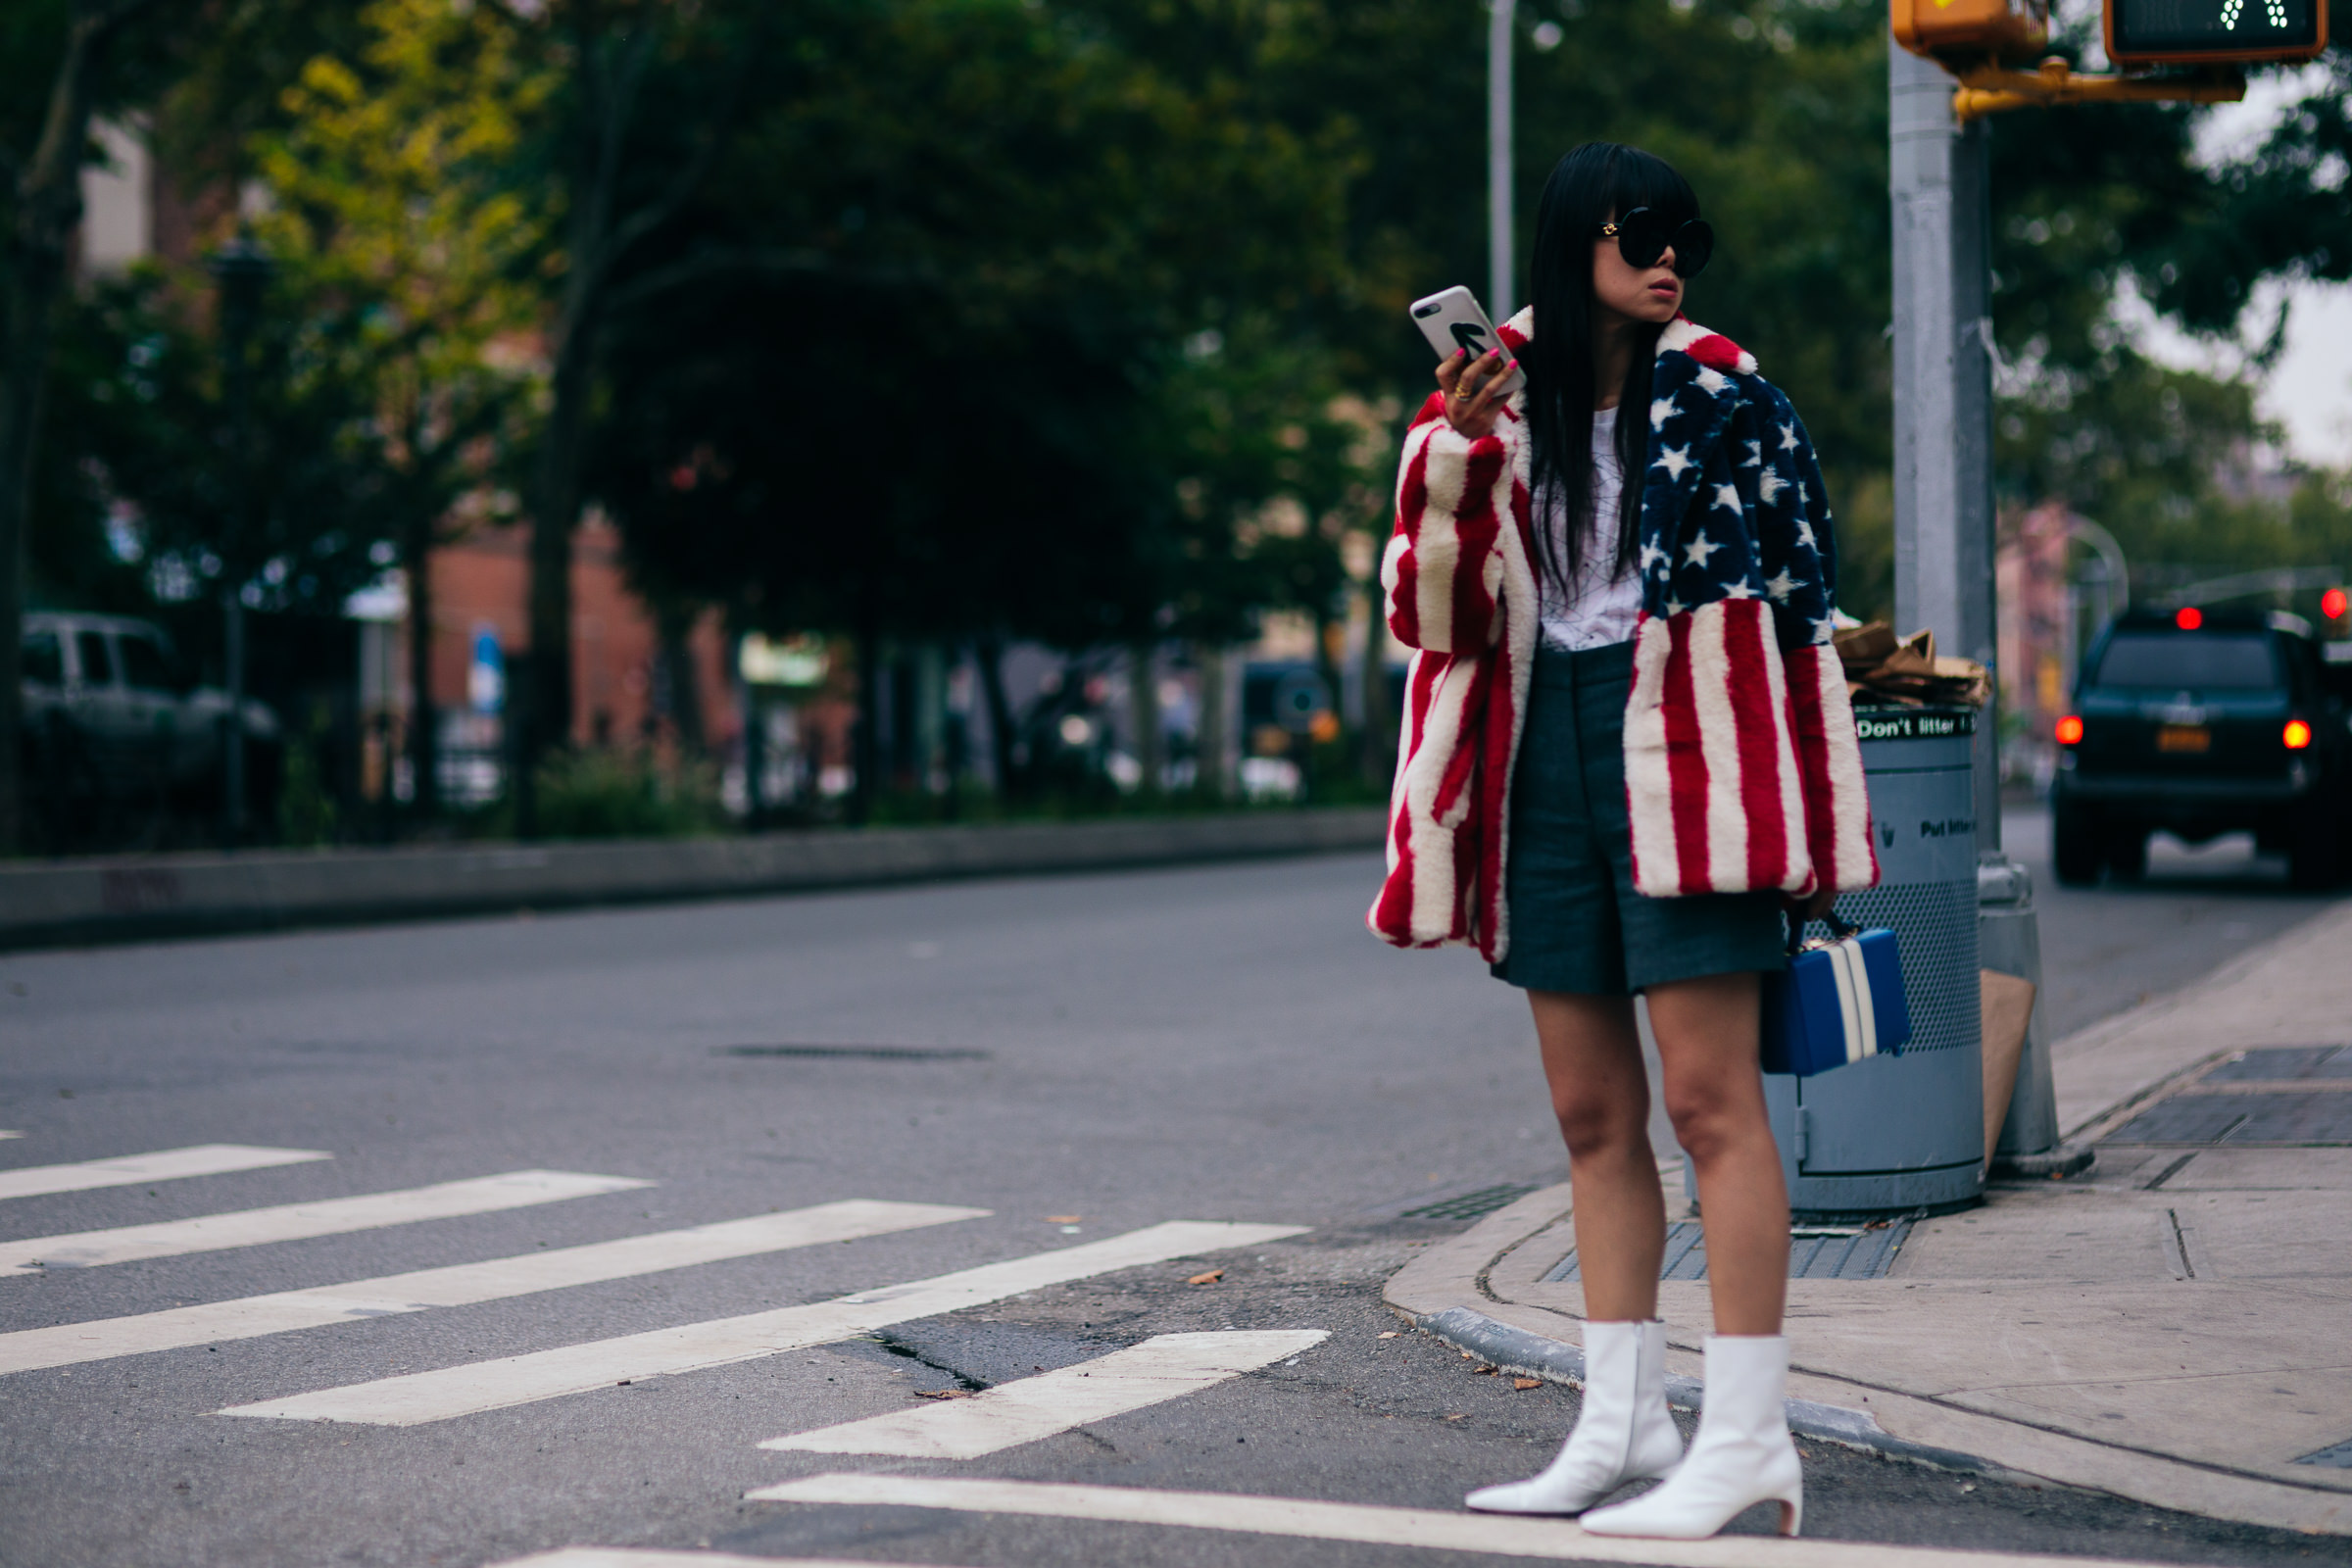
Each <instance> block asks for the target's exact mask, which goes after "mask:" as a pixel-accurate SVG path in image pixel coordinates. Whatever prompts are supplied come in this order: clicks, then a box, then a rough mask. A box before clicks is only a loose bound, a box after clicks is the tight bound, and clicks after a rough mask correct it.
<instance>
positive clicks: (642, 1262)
mask: <svg viewBox="0 0 2352 1568" xmlns="http://www.w3.org/2000/svg"><path fill="white" fill-rule="evenodd" d="M987 1213H988V1210H987V1209H984V1208H949V1207H945V1206H942V1205H940V1204H937V1203H881V1202H869V1201H863V1200H853V1201H848V1202H840V1203H819V1204H817V1205H816V1206H815V1207H813V1208H796V1209H793V1210H791V1211H789V1212H787V1213H782V1214H760V1215H756V1216H754V1217H753V1218H751V1219H731V1220H725V1221H722V1222H720V1223H719V1224H716V1225H697V1226H694V1227H692V1228H690V1229H687V1230H679V1231H660V1232H657V1233H656V1234H654V1235H651V1236H629V1237H624V1238H622V1239H621V1240H619V1241H617V1242H597V1243H594V1244H592V1245H590V1246H587V1247H566V1248H560V1249H557V1250H551V1251H545V1252H523V1253H520V1254H518V1255H516V1256H514V1257H497V1258H492V1259H490V1260H489V1261H488V1262H484V1263H459V1264H456V1265H454V1266H452V1267H449V1268H427V1269H418V1270H417V1271H416V1272H415V1273H413V1274H388V1275H385V1276H383V1277H382V1278H380V1279H372V1280H354V1281H353V1282H352V1283H350V1284H348V1285H322V1286H319V1287H318V1288H316V1289H314V1290H307V1291H280V1292H278V1293H277V1294H276V1295H274V1296H248V1297H243V1298H240V1299H236V1300H232V1301H210V1302H207V1303H206V1304H204V1305H202V1306H181V1307H173V1308H172V1309H171V1310H169V1311H164V1312H145V1313H141V1314H139V1315H138V1316H136V1317H111V1318H99V1319H97V1320H96V1321H94V1322H89V1323H61V1324H59V1325H58V1326H56V1327H55V1328H45V1329H24V1330H20V1331H19V1332H17V1333H15V1334H0V1373H9V1372H27V1371H31V1370H32V1369H34V1368H36V1367H46V1366H73V1365H78V1364H79V1363H81V1362H83V1361H104V1360H109V1359H112V1358H113V1357H115V1356H118V1355H142V1354H145V1353H146V1352H147V1351H150V1350H170V1349H176V1348H180V1347H183V1346H190V1345H213V1344H218V1343H220V1342H221V1341H223V1340H251V1339H259V1338H260V1337H261V1336H263V1335H265V1334H282V1333H284V1332H286V1331H287V1330H289V1329H308V1328H317V1327H318V1326H319V1325H320V1324H324V1323H349V1322H352V1321H354V1320H356V1319H359V1318H368V1317H382V1316H385V1315H386V1314H389V1313H395V1312H422V1311H427V1310H429V1309H431V1308H433V1307H436V1306H466V1305H468V1304H470V1303H472V1302H475V1301H496V1300H503V1299H507V1298H509V1297H514V1296H533V1295H536V1294H537V1293H539V1292H541V1291H554V1290H562V1289H564V1287H566V1286H571V1285H590V1284H595V1283H597V1282H599V1281H603V1280H620V1279H629V1278H633V1277H634V1276H637V1275H640V1274H659V1273H662V1272H665V1271H667V1270H669V1269H673V1268H685V1267H687V1266H688V1265H690V1264H695V1263H715V1262H718V1261H720V1260H721V1259H724V1258H730V1257H752V1256H756V1255H758V1254H759V1253H761V1252H780V1251H784V1250H788V1249H790V1248H795V1247H813V1246H815V1245H817V1244H818V1243H820V1242H847V1241H854V1240H856V1239H857V1238H858V1237H861V1236H880V1235H884V1234H886V1233H888V1232H891V1231H905V1230H913V1229H916V1228H917V1227H919V1226H924V1225H939V1224H943V1223H945V1222H946V1221H949V1220H956V1219H978V1218H981V1217H982V1216H984V1215H986V1214H987Z"/></svg>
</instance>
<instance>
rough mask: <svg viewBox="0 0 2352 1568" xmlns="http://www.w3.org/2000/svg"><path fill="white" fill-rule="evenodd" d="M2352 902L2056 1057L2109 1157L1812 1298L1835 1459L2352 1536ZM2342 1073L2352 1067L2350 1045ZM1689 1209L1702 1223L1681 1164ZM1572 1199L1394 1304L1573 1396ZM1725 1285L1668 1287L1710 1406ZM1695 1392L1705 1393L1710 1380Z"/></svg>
mask: <svg viewBox="0 0 2352 1568" xmlns="http://www.w3.org/2000/svg"><path fill="white" fill-rule="evenodd" d="M2346 1042H2352V904H2348V905H2339V906H2337V907H2333V908H2331V909H2329V910H2327V912H2325V913H2322V914H2320V915H2318V916H2316V917H2315V918H2313V919H2312V920H2310V921H2308V922H2306V923H2305V924H2303V925H2301V926H2298V927H2296V928H2295V929H2294V930H2292V931H2290V932H2288V933H2287V934H2286V935H2284V936H2282V937H2280V938H2278V939H2277V940H2275V941H2274V942H2272V943H2270V944H2268V945H2266V946H2265V947H2262V948H2259V949H2256V950H2254V951H2253V952H2251V953H2249V954H2246V955H2244V956H2240V957H2239V958H2237V959H2236V960H2234V961H2232V962H2231V963H2229V964H2228V965H2227V966H2225V967H2224V968H2223V969H2221V970H2219V971H2217V972H2216V973H2214V974H2213V975H2211V976H2209V977H2207V978H2206V979H2204V980H2203V981H2200V982H2198V983H2196V984H2194V985H2191V986H2189V987H2187V988H2185V989H2184V990H2182V991H2180V992H2178V993H2176V994H2174V995H2171V996H2168V997H2163V998H2159V999H2157V1000H2155V1001H2153V1002H2149V1003H2147V1004H2144V1005H2141V1006H2139V1007H2136V1008H2134V1009H2132V1010H2131V1011H2130V1012H2127V1013H2123V1014H2121V1015H2119V1016H2117V1017H2115V1018H2111V1019H2109V1020H2107V1021H2106V1022H2104V1023H2101V1024H2097V1025H2094V1026H2092V1027H2091V1028H2089V1029H2086V1030H2083V1031H2082V1032H2081V1033H2079V1034H2076V1035H2074V1036H2072V1037H2070V1038H2068V1039H2066V1040H2063V1041H2060V1042H2059V1043H2058V1044H2056V1045H2055V1046H2053V1047H2052V1048H2051V1063H2052V1069H2053V1072H2054V1074H2055V1077H2056V1081H2057V1090H2058V1103H2059V1119H2060V1125H2061V1126H2063V1127H2065V1128H2066V1129H2067V1138H2068V1141H2069V1142H2079V1141H2083V1142H2092V1143H2095V1144H2096V1145H2097V1147H2098V1161H2097V1163H2096V1164H2095V1165H2094V1166H2093V1167H2092V1168H2091V1169H2090V1170H2089V1171H2088V1172H2086V1173H2085V1174H2083V1175H2082V1176H2080V1177H2076V1178H2073V1179H2070V1180H2066V1181H2054V1180H2053V1181H2018V1182H2011V1183H1996V1184H1995V1185H1994V1186H1993V1187H1992V1188H1991V1189H1990V1190H1989V1191H1988V1192H1987V1194H1986V1201H1985V1204H1984V1206H1982V1207H1980V1208H1975V1209H1971V1210H1967V1211H1964V1212H1961V1213H1957V1214H1949V1215H1944V1216H1941V1217H1938V1218H1934V1219H1924V1220H1920V1221H1919V1222H1918V1223H1917V1224H1916V1225H1915V1226H1913V1227H1912V1228H1911V1230H1910V1231H1909V1234H1908V1236H1907V1237H1905V1238H1904V1239H1903V1240H1902V1241H1901V1243H1900V1248H1899V1250H1898V1251H1896V1252H1895V1253H1894V1256H1893V1260H1892V1262H1891V1264H1890V1265H1889V1266H1888V1267H1887V1272H1886V1274H1885V1276H1884V1277H1883V1278H1876V1279H1792V1280H1790V1281H1789V1359H1790V1362H1791V1366H1792V1374H1791V1377H1790V1380H1789V1394H1790V1418H1791V1424H1792V1426H1794V1427H1796V1428H1797V1429H1798V1430H1799V1432H1800V1433H1803V1434H1807V1435H1809V1436H1811V1437H1813V1438H1816V1439H1819V1440H1822V1441H1828V1442H1837V1443H1844V1444H1848V1445H1849V1446H1859V1447H1865V1448H1874V1449H1877V1450H1880V1451H1884V1452H1887V1453H1890V1454H1895V1455H1900V1456H1905V1457H1910V1458H1916V1459H1924V1460H1926V1461H1928V1462H1931V1463H1940V1464H1945V1465H1948V1466H1951V1467H1954V1468H1973V1469H1981V1470H1985V1471H1988V1472H1994V1473H1998V1472H2002V1471H2007V1472H2015V1473H2020V1474H2023V1475H2028V1476H2034V1477H2040V1478H2044V1479H2046V1480H2050V1481H2054V1482H2059V1483H2063V1484H2066V1485H2070V1486H2077V1487H2084V1488H2089V1489H2093V1490H2096V1491H2101V1492H2108V1493H2113V1494H2116V1495H2120V1496H2125V1497H2130V1498H2133V1499H2135V1500H2138V1501H2141V1502H2146V1503H2150V1504H2154V1505H2156V1506H2160V1507H2166V1508H2180V1509H2185V1510H2189V1511H2192V1512H2196V1513H2201V1514H2206V1515H2210V1516H2212V1517H2215V1518H2222V1519H2232V1520H2238V1521H2241V1522H2244V1523H2248V1524H2258V1525H2267V1526H2273V1527H2278V1528H2284V1529H2293V1530H2306V1531H2312V1532H2319V1533H2326V1534H2329V1535H2346V1536H2352V1046H2347V1045H2346V1044H2345V1043H2346ZM2339 1047H2340V1048H2342V1049H2338V1048H2339ZM1667 1196H1668V1204H1669V1211H1670V1212H1671V1213H1674V1214H1676V1215H1677V1216H1682V1215H1684V1214H1685V1213H1686V1212H1687V1211H1686V1209H1685V1206H1684V1200H1683V1197H1682V1180H1681V1171H1680V1167H1679V1165H1678V1166H1676V1167H1674V1168H1673V1169H1672V1171H1671V1172H1670V1173H1669V1175H1668V1180H1667ZM1569 1207H1570V1202H1569V1190H1568V1187H1567V1185H1566V1184H1565V1183H1563V1184H1561V1185H1560V1186H1557V1187H1552V1188H1548V1189H1546V1190H1544V1191H1542V1192H1538V1193H1533V1194H1530V1195H1529V1196H1528V1197H1526V1198H1524V1199H1522V1200H1520V1201H1518V1202H1516V1203H1513V1204H1512V1205H1511V1206H1510V1207H1508V1208H1505V1209H1503V1210H1501V1211H1500V1212H1498V1213H1495V1214H1493V1215H1491V1216H1489V1217H1488V1218H1487V1219H1485V1220H1483V1221H1481V1222H1480V1223H1479V1224H1478V1225H1477V1226H1475V1227H1473V1228H1472V1229H1471V1230H1470V1231H1468V1232H1466V1233H1464V1234H1463V1235H1461V1236H1459V1237H1456V1238H1453V1239H1452V1240H1450V1241H1448V1242H1446V1243H1443V1244H1440V1245H1438V1246H1435V1247H1432V1248H1430V1249H1429V1250H1427V1251H1426V1252H1424V1253H1423V1254H1422V1255H1421V1256H1420V1257H1419V1258H1417V1259H1416V1260H1415V1261H1414V1262H1412V1263H1411V1264H1408V1265H1407V1266H1406V1267H1405V1268H1404V1269H1403V1270H1401V1271H1400V1272H1398V1273H1397V1275H1396V1276H1395V1277H1394V1278H1393V1279H1392V1280H1391V1281H1390V1282H1389V1286H1388V1292H1387V1297H1388V1300H1389V1303H1390V1304H1391V1305H1392V1306H1394V1307H1396V1308H1397V1310H1399V1311H1401V1312H1404V1313H1406V1314H1407V1315H1409V1316H1411V1317H1412V1318H1413V1319H1414V1320H1415V1321H1416V1322H1417V1323H1418V1324H1419V1325H1420V1326H1422V1327H1424V1328H1427V1329H1429V1330H1431V1331H1432V1332H1435V1333H1438V1334H1439V1335H1441V1336H1442V1337H1444V1338H1446V1339H1448V1340H1450V1341H1452V1342H1453V1343H1455V1344H1457V1345H1459V1346H1461V1347H1462V1348H1465V1349H1468V1350H1470V1351H1472V1352H1473V1353H1475V1354H1477V1355H1479V1356H1480V1357H1481V1358H1482V1359H1486V1360H1490V1361H1495V1362H1497V1363H1500V1364H1504V1365H1506V1366H1508V1367H1510V1368H1512V1369H1514V1370H1517V1371H1520V1372H1522V1373H1524V1374H1527V1375H1534V1376H1544V1377H1549V1378H1552V1379H1553V1380H1554V1381H1564V1382H1573V1381H1577V1380H1578V1379H1579V1377H1580V1376H1581V1372H1582V1365H1583V1357H1582V1354H1581V1352H1579V1351H1577V1350H1576V1349H1575V1348H1574V1347H1575V1344H1576V1342H1577V1341H1578V1339H1579V1338H1580V1332H1579V1331H1580V1328H1581V1314H1582V1312H1583V1310H1584V1303H1583V1298H1582V1294H1581V1291H1580V1288H1579V1287H1578V1285H1577V1284H1576V1283H1575V1282H1574V1281H1573V1280H1560V1281H1549V1280H1547V1279H1546V1278H1545V1276H1547V1275H1550V1274H1553V1273H1555V1272H1559V1271H1560V1268H1561V1265H1562V1264H1563V1261H1564V1260H1565V1259H1566V1257H1567V1255H1568V1253H1569V1252H1570V1251H1571V1250H1572V1249H1573V1246H1574V1237H1573V1232H1572V1230H1571V1228H1570V1223H1569ZM1706 1292H1707V1287H1706V1284H1705V1282H1704V1281H1703V1280H1697V1281H1679V1280H1667V1281H1665V1282H1662V1283H1661V1284H1660V1286H1659V1298H1660V1304H1659V1310H1660V1312H1661V1314H1662V1315H1663V1316H1664V1318H1665V1320H1666V1322H1667V1325H1668V1336H1669V1342H1670V1344H1671V1345H1672V1346H1673V1347H1674V1349H1673V1350H1672V1351H1671V1352H1670V1354H1669V1359H1668V1371H1669V1373H1670V1375H1673V1376H1674V1378H1675V1382H1674V1384H1673V1388H1672V1392H1673V1393H1674V1394H1675V1395H1676V1396H1677V1402H1678V1403H1687V1404H1694V1403H1695V1402H1696V1397H1695V1396H1696V1393H1697V1385H1696V1383H1695V1381H1694V1380H1695V1378H1696V1375H1697V1374H1698V1372H1699V1370H1700V1365H1701V1362H1700V1357H1699V1354H1698V1349H1699V1347H1700V1345H1701V1343H1702V1342H1703V1340H1704V1338H1705V1335H1706V1333H1707V1328H1708V1324H1709V1313H1708V1304H1707V1295H1706ZM1686 1380H1690V1381H1686Z"/></svg>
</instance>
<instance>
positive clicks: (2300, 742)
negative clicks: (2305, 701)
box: [2279, 718, 2311, 752]
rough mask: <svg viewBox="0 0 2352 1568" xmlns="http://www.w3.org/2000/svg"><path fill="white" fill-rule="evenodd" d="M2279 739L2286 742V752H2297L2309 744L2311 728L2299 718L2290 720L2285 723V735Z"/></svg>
mask: <svg viewBox="0 0 2352 1568" xmlns="http://www.w3.org/2000/svg"><path fill="white" fill-rule="evenodd" d="M2279 739H2280V740H2283V741H2284V742H2286V749H2287V750H2288V751H2290V752H2299V751H2301V750H2303V748H2304V747H2306V746H2309V745H2310V744H2311V726H2310V725H2309V724H2306V723H2304V722H2303V721H2302V720H2301V719H2299V718H2290V719H2288V720H2287V721H2286V733H2285V734H2283V735H2281V736H2279Z"/></svg>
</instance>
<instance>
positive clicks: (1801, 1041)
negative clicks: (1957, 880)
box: [1763, 912, 1911, 1077]
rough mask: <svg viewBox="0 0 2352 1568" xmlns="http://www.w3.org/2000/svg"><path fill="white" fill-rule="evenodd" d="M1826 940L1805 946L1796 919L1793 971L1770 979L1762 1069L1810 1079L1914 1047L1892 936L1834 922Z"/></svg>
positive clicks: (1832, 919)
mask: <svg viewBox="0 0 2352 1568" xmlns="http://www.w3.org/2000/svg"><path fill="white" fill-rule="evenodd" d="M1829 926H1830V931H1831V935H1830V937H1829V938H1828V939H1827V940H1815V941H1812V942H1804V941H1802V938H1803V936H1804V922H1802V921H1800V920H1797V919H1795V918H1794V917H1793V916H1791V917H1790V922H1789V967H1788V968H1787V969H1785V970H1783V971H1781V972H1780V973H1779V974H1767V975H1766V976H1765V977H1764V1053H1763V1057H1764V1070H1765V1071H1766V1072H1786V1073H1795V1074H1796V1075H1797V1076H1799V1077H1810V1076H1812V1075H1813V1074H1814V1073H1817V1072H1827V1071H1828V1070H1829V1069H1830V1068H1832V1067H1842V1066H1844V1065H1845V1064H1846V1063H1847V1062H1849V1061H1860V1060H1861V1059H1862V1058H1863V1057H1865V1056H1877V1055H1888V1056H1891V1055H1896V1054H1900V1053H1901V1051H1902V1049H1903V1047H1905V1046H1907V1045H1909V1044H1910V1043H1911V1008H1910V1006H1909V1005H1908V1004H1906V1003H1905V1002H1904V1000H1903V960H1902V954H1901V951H1900V950H1899V949H1898V948H1897V947H1896V946H1895V940H1894V933H1893V932H1891V931H1888V930H1886V929H1884V928H1881V929H1878V930H1872V931H1865V930H1863V929H1862V928H1861V927H1859V926H1857V925H1853V924H1851V923H1849V922H1847V921H1844V920H1841V919H1839V918H1838V916H1837V914H1836V913H1835V912H1833V913H1832V914H1831V915H1830V917H1829Z"/></svg>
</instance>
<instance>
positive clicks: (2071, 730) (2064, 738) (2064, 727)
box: [2058, 713, 2082, 746]
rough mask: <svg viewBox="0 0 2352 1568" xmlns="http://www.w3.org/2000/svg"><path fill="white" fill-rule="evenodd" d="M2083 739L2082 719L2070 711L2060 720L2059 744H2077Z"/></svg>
mask: <svg viewBox="0 0 2352 1568" xmlns="http://www.w3.org/2000/svg"><path fill="white" fill-rule="evenodd" d="M2081 742H2082V720H2081V719H2080V718H2077V717H2076V716H2075V715H2074V714H2072V713H2069V714H2067V715H2066V716H2065V717H2064V718H2062V719H2060V720H2059V721H2058V744H2059V745H2061V746H2075V745H2079V744H2081Z"/></svg>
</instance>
